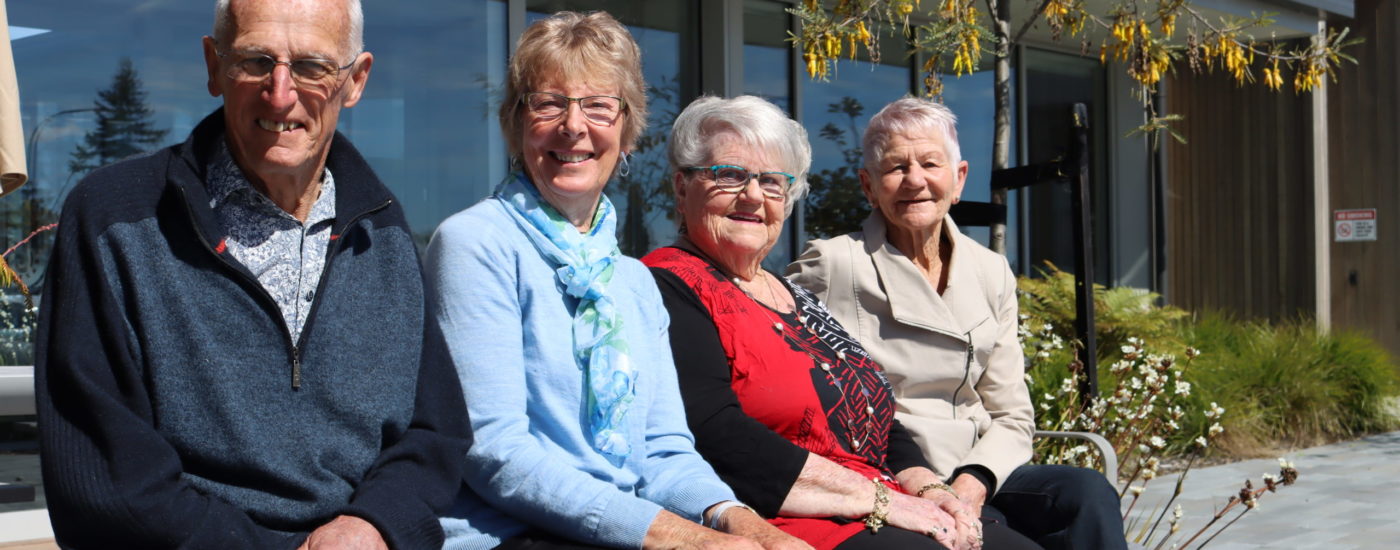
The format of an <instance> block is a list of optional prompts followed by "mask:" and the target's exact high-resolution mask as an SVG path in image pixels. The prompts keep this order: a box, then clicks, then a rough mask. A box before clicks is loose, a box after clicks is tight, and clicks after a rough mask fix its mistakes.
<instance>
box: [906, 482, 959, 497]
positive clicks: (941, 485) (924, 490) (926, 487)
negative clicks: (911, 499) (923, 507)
mask: <svg viewBox="0 0 1400 550" xmlns="http://www.w3.org/2000/svg"><path fill="white" fill-rule="evenodd" d="M929 489H939V490H942V491H948V494H950V495H953V498H958V492H957V491H954V490H953V486H952V485H948V484H947V483H943V482H942V481H935V482H933V483H930V484H928V485H924V486H923V487H919V492H917V493H914V496H916V497H919V498H924V493H927V492H928V490H929Z"/></svg>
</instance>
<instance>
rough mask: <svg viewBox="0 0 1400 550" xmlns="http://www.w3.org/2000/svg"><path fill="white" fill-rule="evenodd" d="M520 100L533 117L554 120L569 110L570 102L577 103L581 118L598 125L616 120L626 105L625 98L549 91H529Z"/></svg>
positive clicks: (610, 124) (606, 124)
mask: <svg viewBox="0 0 1400 550" xmlns="http://www.w3.org/2000/svg"><path fill="white" fill-rule="evenodd" d="M521 101H522V102H524V103H525V106H526V107H528V108H529V109H530V112H531V113H534V115H535V118H538V119H541V120H554V119H556V118H559V117H561V116H564V114H565V113H567V112H568V111H569V104H570V103H578V109H579V111H581V112H583V118H585V119H587V120H588V122H591V123H593V124H596V125H598V126H612V125H613V123H614V122H617V117H619V116H621V115H622V110H623V109H625V108H626V107H627V102H626V101H625V100H623V99H622V98H620V97H613V96H610V95H591V96H588V97H569V96H563V95H559V94H553V93H549V92H530V93H528V94H525V97H523V98H521Z"/></svg>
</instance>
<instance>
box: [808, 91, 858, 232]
mask: <svg viewBox="0 0 1400 550" xmlns="http://www.w3.org/2000/svg"><path fill="white" fill-rule="evenodd" d="M826 112H828V113H834V114H843V115H845V116H846V123H847V126H848V127H847V128H842V127H840V126H837V125H835V124H832V123H827V124H826V126H823V127H822V129H821V132H820V134H821V137H822V139H826V140H829V141H831V142H832V143H834V144H836V147H837V148H838V149H840V150H841V160H842V163H841V165H840V166H838V167H836V168H825V169H822V170H818V171H815V172H812V173H810V174H808V175H807V183H808V184H809V185H810V187H809V192H808V196H807V210H806V222H805V223H806V229H807V236H808V237H810V238H813V239H824V238H828V237H832V236H835V235H844V234H846V233H850V232H851V231H856V230H858V229H860V223H861V222H862V221H865V217H866V216H869V215H870V205H869V204H867V203H866V200H865V195H864V194H862V193H861V191H860V176H859V175H858V174H857V173H856V172H857V171H858V170H859V169H860V163H861V150H860V143H859V139H860V132H859V131H857V130H856V119H857V118H859V117H860V115H861V113H863V112H865V107H864V106H863V105H861V104H860V102H859V101H856V100H855V98H852V97H843V98H841V100H840V101H837V102H836V103H832V104H830V105H828V106H827V109H826Z"/></svg>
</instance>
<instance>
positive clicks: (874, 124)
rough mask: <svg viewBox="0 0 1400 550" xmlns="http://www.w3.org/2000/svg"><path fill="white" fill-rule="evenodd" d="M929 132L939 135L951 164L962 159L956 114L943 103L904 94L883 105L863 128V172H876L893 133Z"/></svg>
mask: <svg viewBox="0 0 1400 550" xmlns="http://www.w3.org/2000/svg"><path fill="white" fill-rule="evenodd" d="M929 133H939V134H942V135H941V137H942V138H943V150H944V152H945V153H947V155H948V160H949V163H950V164H951V165H953V166H956V165H957V164H958V161H961V160H962V151H961V148H960V147H959V146H958V117H957V115H954V114H953V111H952V110H951V109H949V108H948V107H947V106H945V105H943V104H942V103H938V102H936V101H932V100H928V99H923V98H917V97H906V98H903V99H899V100H896V101H895V102H894V103H890V104H889V105H886V106H885V108H883V109H880V112H878V113H875V116H874V117H871V119H870V124H869V125H868V126H866V127H865V135H864V136H863V137H862V138H861V140H860V147H861V156H862V157H863V158H862V159H861V160H862V161H863V162H864V164H865V169H866V171H869V172H872V173H873V172H875V170H876V168H877V167H878V166H879V164H880V160H881V159H883V158H884V157H885V146H886V145H888V144H889V142H890V139H892V138H894V137H895V136H919V135H926V134H929Z"/></svg>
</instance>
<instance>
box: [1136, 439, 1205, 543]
mask: <svg viewBox="0 0 1400 550" xmlns="http://www.w3.org/2000/svg"><path fill="white" fill-rule="evenodd" d="M1195 463H1196V457H1195V456H1194V455H1192V456H1191V459H1190V460H1188V461H1186V468H1185V469H1183V470H1181V475H1178V476H1176V490H1174V491H1172V498H1171V499H1169V500H1167V504H1166V505H1165V506H1163V507H1162V513H1161V514H1160V515H1158V516H1157V521H1155V522H1153V523H1152V530H1151V531H1148V532H1147V539H1146V540H1152V534H1153V533H1156V532H1157V526H1159V525H1161V524H1162V518H1165V517H1167V512H1169V511H1171V509H1172V503H1175V502H1176V497H1179V496H1181V486H1182V485H1183V484H1184V483H1185V482H1186V473H1187V472H1190V471H1191V466H1192V465H1193V464H1195ZM1167 538H1170V537H1163V538H1162V541H1163V542H1166V540H1167ZM1157 546H1161V545H1160V544H1158V545H1157Z"/></svg>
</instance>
